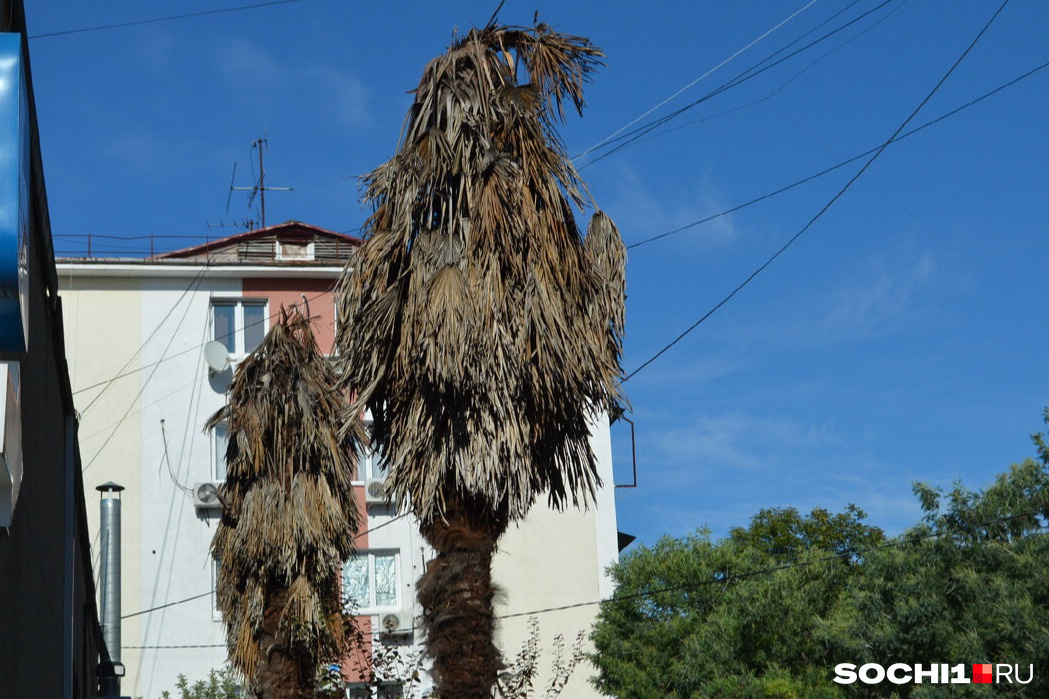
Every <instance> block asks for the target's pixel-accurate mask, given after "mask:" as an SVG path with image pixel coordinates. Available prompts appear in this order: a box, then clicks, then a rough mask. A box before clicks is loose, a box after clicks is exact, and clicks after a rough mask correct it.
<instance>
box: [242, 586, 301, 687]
mask: <svg viewBox="0 0 1049 699" xmlns="http://www.w3.org/2000/svg"><path fill="white" fill-rule="evenodd" d="M271 599H272V600H273V601H272V602H271V603H270V604H269V605H268V607H267V608H266V611H265V614H264V615H263V617H262V634H261V636H260V637H259V664H258V669H257V670H256V671H255V687H256V690H255V696H256V697H257V699H285V698H287V699H298V698H299V697H309V696H312V692H311V691H309V690H310V685H311V682H310V681H309V680H310V679H312V678H305V677H303V676H302V672H303V669H302V668H301V667H300V663H299V662H298V658H296V657H295V655H294V653H293V651H292V649H291V648H290V647H289V643H288V638H287V635H286V634H285V633H283V632H282V631H281V629H280V621H281V616H282V614H283V612H284V604H285V602H286V600H287V592H286V591H284V592H281V593H278V594H276V595H275V596H274V597H272V598H271Z"/></svg>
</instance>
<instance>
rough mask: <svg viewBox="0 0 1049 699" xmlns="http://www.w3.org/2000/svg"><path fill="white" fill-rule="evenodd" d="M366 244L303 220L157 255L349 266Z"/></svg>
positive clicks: (178, 257)
mask: <svg viewBox="0 0 1049 699" xmlns="http://www.w3.org/2000/svg"><path fill="white" fill-rule="evenodd" d="M362 243H363V241H362V240H361V239H360V238H357V237H356V236H352V235H346V234H345V233H336V232H335V231H330V230H328V229H326V228H321V227H319V226H313V225H311V224H308V223H303V222H302V221H285V222H284V223H278V224H275V225H273V226H267V227H266V228H256V229H255V230H251V231H246V232H244V233H237V234H235V235H231V236H227V237H225V238H219V239H217V240H211V241H208V242H206V243H204V244H202V245H194V246H193V247H189V248H182V249H181V250H174V251H172V252H165V253H162V254H159V255H155V256H154V257H153V258H152V261H158V260H199V261H204V260H208V261H210V262H212V263H214V262H226V263H236V262H246V263H250V264H265V263H267V262H276V263H280V264H288V263H306V264H310V265H317V264H340V265H342V264H345V263H346V262H347V261H348V260H349V259H350V257H351V256H352V255H353V253H354V251H356V249H357V248H358V247H359V246H360V245H361V244H362Z"/></svg>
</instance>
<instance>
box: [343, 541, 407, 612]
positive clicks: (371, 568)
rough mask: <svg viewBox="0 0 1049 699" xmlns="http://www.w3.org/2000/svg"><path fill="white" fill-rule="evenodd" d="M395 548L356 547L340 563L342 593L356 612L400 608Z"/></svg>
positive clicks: (397, 556)
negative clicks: (371, 549) (360, 549)
mask: <svg viewBox="0 0 1049 699" xmlns="http://www.w3.org/2000/svg"><path fill="white" fill-rule="evenodd" d="M398 559H399V555H398V553H397V552H396V551H359V552H358V553H357V555H356V556H354V557H353V558H351V559H350V560H348V561H346V563H345V564H343V566H342V597H343V600H344V601H345V604H346V606H347V607H352V608H354V609H355V611H356V612H357V613H359V614H368V613H369V612H371V611H372V610H399V609H400V608H401V600H400V584H399V582H400V581H399V577H400V576H399V575H398V565H397V563H398Z"/></svg>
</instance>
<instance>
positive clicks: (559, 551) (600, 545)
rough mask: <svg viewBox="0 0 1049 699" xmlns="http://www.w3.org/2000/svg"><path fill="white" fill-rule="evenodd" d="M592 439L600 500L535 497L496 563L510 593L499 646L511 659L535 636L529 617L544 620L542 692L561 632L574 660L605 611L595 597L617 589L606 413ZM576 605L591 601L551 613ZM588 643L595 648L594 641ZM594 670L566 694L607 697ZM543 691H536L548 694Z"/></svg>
mask: <svg viewBox="0 0 1049 699" xmlns="http://www.w3.org/2000/svg"><path fill="white" fill-rule="evenodd" d="M590 443H591V447H592V448H593V449H594V453H595V455H596V456H597V460H598V461H597V463H598V474H599V475H600V476H601V480H602V481H603V486H602V487H601V489H600V490H599V491H598V493H597V497H596V498H595V502H594V503H593V504H592V505H591V507H590V508H589V509H586V510H578V509H575V508H571V507H569V508H568V509H566V510H564V511H563V512H559V511H556V510H554V509H552V508H551V507H550V506H549V505H548V504H547V503H546V502H545V501H541V502H538V503H536V505H535V506H534V507H533V508H532V510H531V512H529V514H528V517H527V518H525V520H524V521H523V522H522V523H521V524H520V525H519V526H516V527H514V526H511V528H510V530H509V531H507V533H506V534H505V535H504V536H503V539H502V541H501V542H500V546H499V552H498V553H497V554H496V557H495V560H494V562H493V566H492V567H493V571H492V577H493V579H494V580H495V582H496V584H497V585H499V586H500V587H501V588H502V590H503V595H504V596H503V602H502V603H501V604H499V606H498V608H497V611H496V615H497V616H499V617H503V618H502V619H500V620H499V625H498V638H499V647H500V648H501V649H502V650H503V655H504V656H505V657H506V658H507V660H508V661H512V659H513V658H514V656H515V655H516V654H517V653H518V652H519V651H520V650H521V648H522V647H523V645H524V644H525V642H526V641H527V639H528V637H529V635H530V631H531V629H530V620H531V619H532V618H535V619H536V620H538V625H539V638H540V642H539V648H540V649H541V652H540V655H539V661H538V667H539V672H538V675H537V679H536V685H535V686H536V687H538V688H543V691H545V687H546V686H547V685H548V684H549V681H550V679H551V678H552V667H553V664H554V639H555V637H556V636H559V635H560V636H561V637H562V638H563V639H564V647H565V650H564V655H563V659H564V660H567V659H568V657H569V656H570V655H571V653H572V645H573V643H574V642H575V640H576V637H577V635H578V634H579V633H580V632H583V633H584V635H585V636H587V637H588V636H589V635H590V627H591V626H592V625H593V622H594V618H595V617H596V615H597V611H598V607H597V605H596V604H593V603H594V602H596V601H597V600H599V599H602V598H604V597H607V596H609V595H610V594H611V592H612V589H611V581H610V579H609V576H608V575H607V573H606V572H605V571H606V570H607V568H608V566H610V565H612V564H613V563H615V562H616V561H617V560H618V546H617V539H616V519H615V495H614V488H615V486H614V485H613V483H612V450H611V443H610V439H609V430H608V420H607V418H606V417H605V416H603V415H602V416H600V419H597V420H595V421H592V422H591V438H590ZM575 604H582V605H585V606H579V607H575V608H571V609H552V610H550V611H545V610H548V609H550V608H552V607H563V606H570V605H575ZM530 612H537V613H535V614H532V613H530ZM584 648H585V649H586V650H587V651H590V650H592V649H593V646H592V644H591V643H590V641H589V639H587V640H586V641H585V644H584ZM593 674H594V672H593V668H592V666H591V665H590V664H589V663H588V662H586V661H584V662H583V663H580V664H579V666H577V668H576V669H575V671H574V672H573V674H572V676H571V678H570V680H569V683H568V684H567V685H566V687H565V689H564V691H563V692H562V694H561V696H562V697H564V698H565V699H577V698H581V699H582V698H585V697H599V696H601V695H600V694H599V693H598V692H597V691H596V690H595V689H593V688H592V687H591V686H590V684H589V682H588V679H589V677H590V676H592V675H593ZM543 691H540V692H538V693H537V696H543V695H544V694H543Z"/></svg>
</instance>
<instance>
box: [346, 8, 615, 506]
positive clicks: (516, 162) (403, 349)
mask: <svg viewBox="0 0 1049 699" xmlns="http://www.w3.org/2000/svg"><path fill="white" fill-rule="evenodd" d="M600 57H601V53H600V51H599V50H598V49H597V48H596V47H594V46H592V45H591V44H590V42H589V41H588V40H586V39H584V38H581V37H576V36H569V35H565V34H560V33H558V32H555V31H553V30H551V29H550V28H549V27H547V26H546V25H543V24H537V25H536V26H535V27H532V28H508V27H494V26H489V27H485V28H483V29H477V30H473V31H471V32H469V33H468V34H466V35H465V36H463V37H462V38H461V39H459V40H458V41H457V42H456V43H455V44H454V45H453V46H452V47H451V48H450V49H449V50H448V52H447V53H446V54H445V55H443V56H440V57H438V58H436V59H434V60H433V61H431V62H430V63H429V64H428V65H427V66H426V68H425V70H424V73H423V77H422V80H421V82H420V83H419V86H418V88H417V89H416V90H415V93H414V94H415V101H414V104H413V105H412V107H411V109H410V111H409V114H408V118H407V122H406V124H405V128H404V131H403V134H402V138H401V142H400V144H399V148H398V152H397V154H396V155H395V156H394V157H393V158H392V159H391V160H389V161H388V162H387V163H385V164H383V165H381V166H380V167H378V168H377V169H376V170H374V171H373V172H372V173H370V174H369V175H367V176H365V178H364V187H365V192H366V195H367V197H368V199H369V200H370V202H371V203H372V205H373V206H374V213H373V215H372V216H371V218H370V219H369V220H368V222H367V224H366V226H365V231H366V236H365V237H366V243H365V244H364V246H363V247H362V248H361V249H360V254H359V255H358V257H357V258H356V259H355V260H354V262H353V263H352V266H351V267H348V268H347V270H346V272H345V273H344V275H343V278H342V280H341V282H340V286H339V289H338V293H339V296H340V297H341V300H340V303H339V313H340V318H339V335H338V338H337V344H338V347H339V351H340V356H339V361H340V362H341V369H342V374H343V380H344V386H346V387H348V388H349V389H350V390H353V391H355V392H356V395H357V400H358V407H360V408H364V407H367V408H370V410H371V412H372V414H373V416H374V418H375V424H374V433H373V435H372V439H373V441H374V442H375V443H376V446H377V447H378V448H379V449H380V450H381V451H382V453H383V454H384V457H385V458H386V460H387V462H388V465H389V469H390V475H389V479H388V487H389V489H390V490H391V492H392V493H393V494H394V495H395V496H396V498H397V500H398V501H399V502H400V503H402V504H404V505H406V506H410V508H411V509H412V510H414V512H415V513H416V514H417V515H418V516H419V517H420V518H421V519H422V520H423V521H424V522H427V521H431V520H432V519H433V518H434V517H439V516H442V514H443V509H444V502H445V499H446V494H447V493H449V492H451V491H456V492H459V493H461V494H462V495H463V496H465V497H469V498H470V499H471V500H472V499H475V498H480V499H481V500H482V501H484V502H487V503H489V509H490V511H491V512H492V513H496V514H495V516H496V518H498V519H503V520H504V521H509V520H512V519H516V518H520V517H522V516H524V514H525V513H526V512H527V511H528V509H529V508H530V507H531V505H532V503H533V502H534V501H535V499H536V498H537V497H539V496H541V495H542V494H544V493H545V494H547V495H548V497H549V499H550V501H551V503H552V504H553V505H555V506H558V507H563V506H565V505H566V504H568V503H569V502H571V503H572V504H575V505H580V504H585V503H587V502H588V501H589V499H590V498H591V497H592V495H593V493H594V490H595V488H596V486H597V485H598V484H599V478H598V476H597V472H596V464H595V457H594V455H593V453H592V451H591V449H590V446H589V442H588V437H589V421H590V419H591V418H592V417H593V416H594V415H596V414H597V413H599V412H601V411H609V410H612V409H613V408H615V407H616V406H618V405H619V404H620V403H621V402H623V400H624V399H623V397H622V395H621V392H620V378H621V375H622V372H621V369H620V365H619V360H620V353H621V347H622V344H621V338H622V332H623V303H624V298H625V287H624V282H625V277H624V266H625V261H626V260H625V251H624V248H623V245H622V242H621V240H620V238H619V233H618V231H617V230H616V228H615V226H614V224H612V222H611V220H610V219H609V218H608V217H607V216H606V215H605V214H603V213H600V212H598V213H597V214H596V215H595V218H594V221H593V222H592V224H591V227H590V233H589V234H588V235H587V237H586V240H585V241H584V238H583V235H582V234H581V231H580V229H579V227H578V226H577V224H576V221H575V217H574V215H573V206H582V204H583V195H582V193H581V190H582V183H581V181H580V179H579V175H578V173H577V172H576V170H575V168H574V167H573V165H572V163H571V160H570V159H569V158H568V156H567V153H566V152H565V149H564V147H563V145H562V143H561V141H560V138H559V137H558V135H557V133H556V131H555V126H556V125H557V123H558V122H560V121H561V120H562V119H563V116H564V111H563V110H564V104H565V103H566V102H568V103H570V104H571V105H572V106H573V107H574V108H575V109H577V110H581V109H582V107H583V85H584V83H585V82H586V81H587V80H588V78H589V76H590V74H591V72H592V70H593V69H594V68H595V67H596V65H597V64H598V61H599V59H600Z"/></svg>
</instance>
